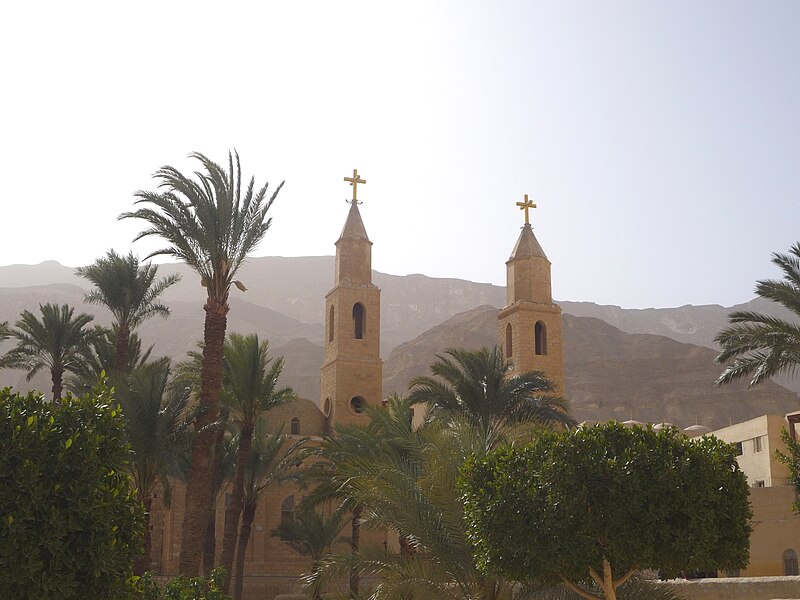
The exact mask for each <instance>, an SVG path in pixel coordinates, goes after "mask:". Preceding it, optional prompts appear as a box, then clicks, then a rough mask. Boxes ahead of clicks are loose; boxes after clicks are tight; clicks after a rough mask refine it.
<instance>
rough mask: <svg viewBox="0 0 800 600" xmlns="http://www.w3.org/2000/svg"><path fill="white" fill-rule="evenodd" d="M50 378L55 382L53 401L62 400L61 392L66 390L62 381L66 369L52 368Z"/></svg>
mask: <svg viewBox="0 0 800 600" xmlns="http://www.w3.org/2000/svg"><path fill="white" fill-rule="evenodd" d="M50 378H51V379H52V380H53V388H52V392H53V400H61V392H62V390H63V389H64V388H63V387H62V385H61V381H62V379H63V378H64V368H63V367H51V368H50Z"/></svg>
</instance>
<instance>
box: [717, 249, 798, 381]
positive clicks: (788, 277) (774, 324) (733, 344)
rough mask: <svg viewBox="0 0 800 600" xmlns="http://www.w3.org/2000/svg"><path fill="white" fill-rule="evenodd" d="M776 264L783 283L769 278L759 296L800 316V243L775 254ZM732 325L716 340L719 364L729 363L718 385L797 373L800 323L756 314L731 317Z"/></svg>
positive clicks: (740, 313) (758, 289)
mask: <svg viewBox="0 0 800 600" xmlns="http://www.w3.org/2000/svg"><path fill="white" fill-rule="evenodd" d="M772 262H773V263H774V264H776V265H777V266H778V267H779V268H780V269H781V271H782V272H783V280H782V281H776V280H773V279H766V280H763V281H759V282H757V284H756V294H758V296H760V297H761V298H764V299H766V300H769V301H771V302H774V303H776V304H778V305H779V306H781V307H783V308H785V309H787V310H788V311H789V312H790V313H791V314H792V315H793V316H794V317H798V316H800V242H798V243H795V244H794V245H793V246H792V247H791V249H790V250H789V254H778V253H773V255H772ZM728 319H729V321H730V326H729V327H727V328H725V329H723V330H722V331H720V332H719V334H718V335H717V337H716V338H715V339H714V341H715V342H717V343H719V345H720V346H721V348H722V350H721V351H720V353H719V355H718V356H717V358H716V361H717V362H718V363H723V364H724V363H728V362H729V361H731V360H732V361H733V362H731V364H729V365H728V366H727V367H726V368H725V370H724V371H723V372H722V374H721V375H720V376H719V379H717V385H719V384H723V383H730V382H731V381H735V380H737V379H741V378H743V377H749V378H750V382H749V385H751V386H753V385H757V384H759V383H761V382H762V381H763V380H764V379H767V378H769V377H772V376H774V375H777V374H779V373H788V374H790V375H791V374H794V372H795V371H796V369H797V367H798V365H800V323H798V322H797V321H788V320H786V319H782V318H779V317H774V316H771V315H765V314H762V313H757V312H753V311H737V312H734V313H731V314H730V315H729V316H728Z"/></svg>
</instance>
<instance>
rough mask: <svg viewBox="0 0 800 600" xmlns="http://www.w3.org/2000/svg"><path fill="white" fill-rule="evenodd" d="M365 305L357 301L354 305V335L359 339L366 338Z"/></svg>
mask: <svg viewBox="0 0 800 600" xmlns="http://www.w3.org/2000/svg"><path fill="white" fill-rule="evenodd" d="M365 312H366V311H365V310H364V305H363V304H361V302H356V303H355V304H354V305H353V336H354V337H355V338H356V339H357V340H363V339H364V329H365V328H364V313H365Z"/></svg>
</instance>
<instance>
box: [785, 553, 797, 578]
mask: <svg viewBox="0 0 800 600" xmlns="http://www.w3.org/2000/svg"><path fill="white" fill-rule="evenodd" d="M783 574H784V575H797V552H795V551H794V550H793V549H792V548H789V549H788V550H786V551H785V552H784V553H783Z"/></svg>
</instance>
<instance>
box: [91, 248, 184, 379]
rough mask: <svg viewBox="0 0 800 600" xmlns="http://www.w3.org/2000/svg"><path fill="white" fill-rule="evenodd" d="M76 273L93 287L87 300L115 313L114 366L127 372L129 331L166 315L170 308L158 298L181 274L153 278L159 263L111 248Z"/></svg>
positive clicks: (121, 371) (167, 315)
mask: <svg viewBox="0 0 800 600" xmlns="http://www.w3.org/2000/svg"><path fill="white" fill-rule="evenodd" d="M75 273H76V274H77V275H80V276H81V277H85V278H86V279H88V280H89V281H91V282H92V283H93V284H94V285H95V286H96V287H95V288H94V289H92V290H91V291H89V293H87V294H86V302H89V303H90V304H98V305H101V306H105V307H106V308H107V309H108V310H109V311H111V314H112V315H113V316H114V325H115V332H116V344H117V345H116V352H115V360H114V367H115V369H116V370H117V371H118V372H119V373H125V372H127V369H128V341H129V338H130V335H131V332H132V331H133V330H134V329H136V328H137V327H138V326H139V325H141V323H142V322H143V321H145V320H147V319H149V318H150V317H153V316H156V315H158V316H160V317H164V318H167V317H169V308H168V307H167V306H166V305H165V304H163V303H162V302H161V301H160V297H161V295H162V294H163V293H164V292H165V291H166V290H167V288H169V287H170V286H172V285H174V284H176V283H177V282H178V281H180V275H170V276H169V277H162V278H161V279H159V280H156V275H157V274H158V266H156V265H153V264H149V263H148V264H141V263H139V258H138V257H136V256H134V254H133V252H129V253H128V254H127V256H121V255H119V254H117V253H116V252H115V251H114V250H109V251H108V252H107V253H106V255H105V256H104V257H102V258H98V259H97V260H96V261H95V262H94V263H93V264H91V265H89V266H86V267H79V268H78V269H76V270H75Z"/></svg>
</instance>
